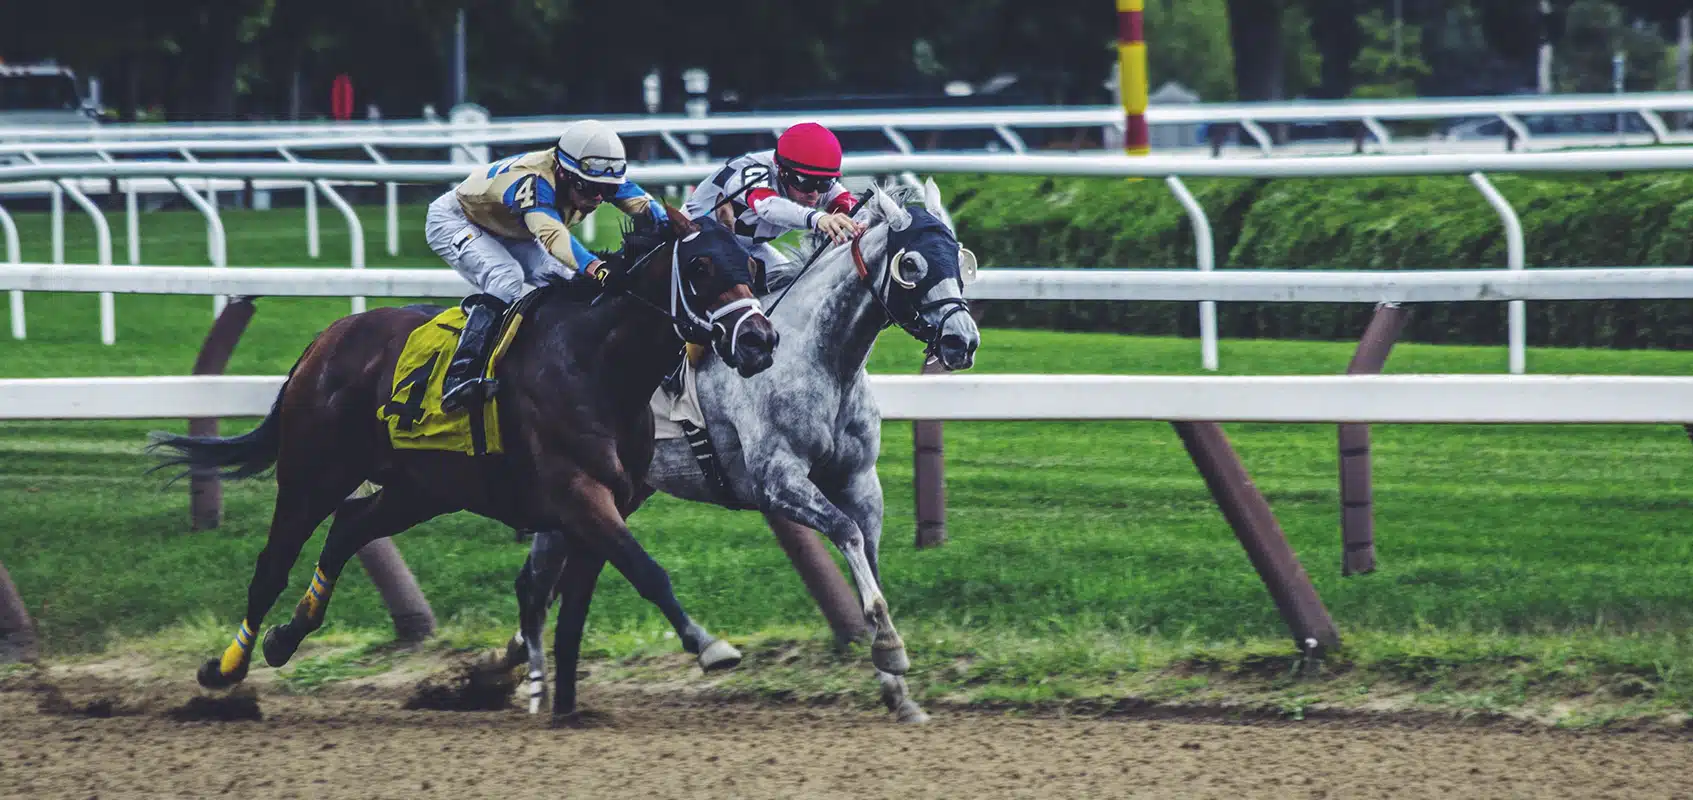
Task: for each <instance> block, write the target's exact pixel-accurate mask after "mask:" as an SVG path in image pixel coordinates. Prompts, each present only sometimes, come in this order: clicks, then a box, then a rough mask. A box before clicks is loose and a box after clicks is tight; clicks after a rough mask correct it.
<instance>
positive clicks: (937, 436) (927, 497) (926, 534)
mask: <svg viewBox="0 0 1693 800" xmlns="http://www.w3.org/2000/svg"><path fill="white" fill-rule="evenodd" d="M945 372H946V367H943V366H941V363H940V359H938V358H936V359H930V360H928V361H925V362H924V363H923V371H922V374H924V375H941V374H944V373H945ZM941 425H942V423H941V422H940V421H939V420H917V421H916V422H913V423H911V444H912V450H913V452H912V464H911V477H912V483H913V487H912V489H913V492H914V494H915V499H916V501H917V502H916V505H917V548H918V549H919V550H921V549H923V548H925V547H939V546H940V545H942V544H944V543H945V542H946V455H945V440H946V439H945V436H944V434H943V433H942V428H941Z"/></svg>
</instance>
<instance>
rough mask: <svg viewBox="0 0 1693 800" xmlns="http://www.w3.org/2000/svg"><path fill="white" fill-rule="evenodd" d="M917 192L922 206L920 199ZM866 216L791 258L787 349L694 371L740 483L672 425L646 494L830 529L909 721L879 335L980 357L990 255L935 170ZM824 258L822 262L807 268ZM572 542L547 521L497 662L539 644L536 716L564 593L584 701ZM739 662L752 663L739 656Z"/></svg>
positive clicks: (561, 627)
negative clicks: (762, 362) (888, 554)
mask: <svg viewBox="0 0 1693 800" xmlns="http://www.w3.org/2000/svg"><path fill="white" fill-rule="evenodd" d="M918 200H920V201H921V202H922V203H923V205H922V206H912V207H908V206H906V205H905V203H906V202H907V201H918ZM854 218H855V219H856V220H858V221H861V222H864V223H866V224H867V226H868V227H867V228H866V230H865V232H864V233H863V234H861V235H859V236H858V237H856V238H855V239H854V240H853V241H852V242H851V243H850V244H840V245H831V244H830V243H829V242H828V240H827V239H826V238H825V237H823V236H822V235H820V234H815V235H813V236H811V237H810V238H809V239H808V240H807V241H806V242H805V243H804V244H803V245H802V246H801V248H800V250H799V252H797V253H796V254H794V259H793V261H792V262H791V263H789V264H785V265H777V267H778V269H780V270H781V271H782V273H783V274H780V275H776V274H772V275H771V276H770V279H769V283H770V285H771V291H770V292H769V293H767V294H766V295H765V297H764V298H763V302H765V303H766V304H767V305H768V307H769V309H770V310H769V312H768V313H769V319H770V321H771V323H773V324H774V325H775V327H776V330H777V331H778V333H779V334H780V336H781V337H782V342H783V344H784V345H785V347H784V349H783V352H784V353H786V354H787V355H785V356H781V357H778V358H777V359H776V360H775V363H774V364H773V365H772V366H771V367H770V368H769V369H768V370H766V371H765V372H764V373H762V374H759V375H756V376H753V377H750V378H746V379H741V378H739V377H737V376H736V375H735V371H734V370H733V369H730V368H729V367H727V366H726V365H725V364H724V363H723V362H722V361H721V360H719V359H715V358H708V359H707V360H706V361H704V362H702V363H701V365H700V366H699V368H698V371H697V372H696V373H695V375H694V378H695V383H696V386H697V391H698V396H699V405H700V411H701V412H702V413H703V416H704V418H705V422H706V425H705V430H706V431H707V432H708V433H709V437H710V441H711V443H712V445H713V446H714V449H715V451H716V459H717V463H718V464H720V465H721V468H720V475H721V477H722V478H723V484H726V488H727V490H728V492H727V493H726V492H724V488H725V487H724V486H721V485H719V484H716V483H714V482H712V481H711V480H709V479H708V478H707V476H706V474H705V473H704V472H703V470H702V469H701V467H700V466H699V464H698V463H697V462H696V458H695V454H694V452H693V451H692V448H691V446H690V444H689V442H688V441H687V440H686V439H681V438H668V439H661V440H659V441H658V442H657V447H656V449H655V451H654V455H653V462H652V467H651V469H650V471H649V472H648V477H647V484H648V485H647V487H646V488H645V495H642V496H641V499H644V498H645V497H648V496H651V494H652V492H654V491H655V490H656V491H662V492H664V493H666V494H669V495H672V496H675V497H678V498H681V499H684V500H693V501H697V502H703V503H711V504H713V505H719V506H723V507H726V508H731V509H737V510H750V509H756V510H759V511H762V512H764V513H765V514H766V515H773V516H779V517H786V518H788V519H790V520H793V521H795V522H798V523H800V524H802V525H805V526H808V527H811V528H814V529H816V530H818V531H820V532H822V533H823V534H824V535H826V536H828V537H829V539H830V540H831V541H833V542H834V543H835V546H836V547H837V548H838V549H839V550H840V551H841V553H842V555H844V556H845V557H846V561H847V565H848V567H849V569H850V572H851V574H852V579H853V582H854V583H855V584H856V586H857V588H858V594H859V598H860V600H861V601H862V603H863V611H864V619H865V622H866V624H867V626H868V627H869V629H870V630H871V631H872V632H873V638H872V640H871V661H872V663H873V664H874V665H875V667H876V673H877V679H878V681H879V682H880V684H881V688H882V699H883V701H884V702H886V703H887V705H888V708H889V709H890V710H891V711H893V712H894V713H895V714H896V715H897V716H898V718H899V720H900V721H902V722H921V721H924V720H926V719H927V715H925V714H924V713H923V710H922V709H921V708H920V707H918V705H917V703H916V702H915V701H913V700H912V699H911V697H910V696H909V692H908V690H907V687H906V684H905V679H904V678H903V677H901V676H903V675H904V673H905V672H906V670H907V669H908V668H909V667H910V662H909V660H908V658H907V656H906V653H905V644H904V642H903V641H902V640H901V639H900V636H899V633H898V632H897V631H895V630H894V624H893V619H892V617H891V616H890V615H889V613H888V604H887V601H886V599H884V598H883V596H882V590H881V588H880V585H879V581H880V572H879V567H878V566H877V551H878V546H879V544H880V542H881V538H882V514H883V508H882V484H881V481H880V479H879V478H878V477H877V475H876V457H877V455H878V453H879V451H880V449H881V432H882V427H881V422H882V416H881V411H880V410H879V409H878V408H877V407H876V402H875V398H874V397H872V395H871V392H870V385H869V380H868V378H869V376H868V375H867V374H866V373H865V369H864V367H865V363H866V362H867V361H868V359H869V356H870V349H871V347H872V346H873V345H874V344H875V342H876V337H877V335H878V334H880V333H881V331H882V330H883V329H884V328H886V327H888V326H889V325H890V324H895V325H899V326H900V327H901V328H903V329H904V330H905V331H907V332H908V333H910V334H911V335H912V336H913V337H915V338H917V339H918V340H919V341H922V342H923V343H925V344H926V345H928V353H929V354H930V355H931V356H934V357H936V358H938V359H939V360H940V362H941V364H942V365H943V366H944V367H946V368H947V369H948V370H961V369H968V368H969V367H970V366H971V364H972V363H973V361H974V358H975V352H976V347H977V345H978V344H979V343H980V335H979V333H978V332H977V330H976V323H975V321H974V320H972V319H971V317H970V314H969V313H968V310H969V305H968V304H967V303H966V302H965V300H964V297H963V288H964V286H963V284H964V282H965V281H966V280H969V279H971V278H972V277H973V276H974V273H975V256H974V255H973V254H970V253H969V252H968V251H966V250H963V249H962V248H961V247H960V246H959V243H958V239H957V237H956V235H955V233H954V231H953V228H952V220H951V218H950V216H949V215H948V214H947V212H946V209H945V208H944V207H943V206H942V204H941V197H940V190H939V189H938V188H936V186H935V184H934V181H933V180H930V181H928V182H926V183H925V185H924V186H922V187H909V186H898V187H893V188H891V189H888V190H883V189H882V188H881V187H872V189H871V194H870V196H869V198H868V200H867V201H866V202H864V203H862V204H860V206H859V208H858V210H857V211H856V212H855V213H854ZM819 250H821V251H822V252H819ZM814 257H815V263H810V266H809V267H803V268H802V265H804V264H807V263H809V262H811V261H812V260H813V258H814ZM778 287H785V288H778ZM726 494H730V495H732V496H725V495H726ZM639 504H640V501H639V500H638V501H637V502H636V503H635V505H636V506H637V507H638V506H639ZM631 513H633V512H632V511H631ZM564 539H565V534H563V533H562V532H558V531H541V532H537V533H536V536H535V539H534V542H533V544H532V547H531V550H530V556H529V559H528V560H527V561H526V562H525V563H524V566H523V571H522V572H521V573H520V575H519V577H518V581H517V593H518V604H519V608H520V610H521V614H520V616H521V630H520V631H519V632H518V634H517V635H516V636H514V637H513V638H512V640H511V642H510V644H509V645H508V646H507V648H506V651H505V654H504V656H503V657H496V662H495V663H496V664H497V665H498V668H501V669H511V668H514V667H516V666H518V665H519V664H521V663H523V662H524V660H525V656H526V657H527V662H528V665H529V668H530V669H529V679H530V683H529V690H530V713H535V712H536V711H538V709H539V706H540V700H541V698H542V697H543V696H544V695H545V693H546V656H545V654H544V652H543V651H542V647H541V642H540V639H541V629H542V627H543V626H544V624H545V621H546V613H547V606H548V605H549V604H550V603H549V600H550V597H551V595H552V594H553V593H554V591H556V592H557V594H558V596H559V597H560V598H561V604H560V609H559V620H558V626H557V629H556V630H555V632H554V655H555V659H556V661H557V662H558V663H557V664H556V669H557V674H558V675H559V676H560V679H559V680H558V681H557V683H558V693H557V694H556V695H555V696H554V698H553V713H554V716H555V717H568V716H570V715H571V714H573V713H574V712H575V691H574V681H573V680H572V681H566V680H564V679H563V678H564V677H565V676H570V677H574V675H575V674H576V661H577V656H578V653H579V648H580V644H581V641H580V640H581V634H582V626H583V623H584V621H585V619H586V617H587V612H588V601H589V598H590V597H591V596H592V593H593V588H594V583H595V580H596V579H597V577H598V575H599V573H600V569H601V567H602V565H603V561H601V560H599V559H598V558H597V557H595V556H593V555H592V554H589V553H585V552H584V550H583V549H581V548H579V549H577V550H576V551H575V552H572V553H571V554H570V556H569V558H568V559H566V558H565V556H564V550H565V546H564V544H563V543H564ZM543 587H545V588H543ZM702 655H703V654H702ZM732 660H733V662H736V663H738V661H739V653H733V654H732ZM701 664H702V666H704V667H706V668H708V669H710V668H714V667H717V666H724V665H717V664H706V663H705V661H704V660H702V662H701ZM732 665H733V664H732V663H730V664H727V666H732Z"/></svg>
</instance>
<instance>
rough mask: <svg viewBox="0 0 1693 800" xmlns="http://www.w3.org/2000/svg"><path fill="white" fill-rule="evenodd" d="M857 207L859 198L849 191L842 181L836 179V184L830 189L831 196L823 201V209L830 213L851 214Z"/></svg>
mask: <svg viewBox="0 0 1693 800" xmlns="http://www.w3.org/2000/svg"><path fill="white" fill-rule="evenodd" d="M857 209H858V198H857V197H855V196H853V193H852V192H850V191H847V188H846V187H845V186H842V185H841V182H840V181H835V185H834V186H833V187H832V188H830V189H829V198H828V199H827V200H825V201H824V202H823V210H824V211H826V212H828V213H830V214H847V215H851V214H852V212H853V211H856V210H857Z"/></svg>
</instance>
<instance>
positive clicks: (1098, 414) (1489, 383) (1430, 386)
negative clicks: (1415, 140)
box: [0, 374, 1693, 424]
mask: <svg viewBox="0 0 1693 800" xmlns="http://www.w3.org/2000/svg"><path fill="white" fill-rule="evenodd" d="M282 381H283V376H280V375H275V376H269V375H263V376H251V375H193V376H153V377H133V378H14V379H0V420H17V419H181V418H184V417H189V418H193V417H259V416H264V415H265V414H267V413H269V411H270V408H271V404H272V403H273V402H274V401H275V399H276V393H277V392H278V391H279V390H280V389H281V386H282ZM870 388H871V391H872V392H873V393H874V395H875V397H876V404H877V406H878V407H879V408H880V410H881V414H882V418H883V419H887V420H907V419H908V420H1107V419H1133V420H1167V421H1175V422H1180V421H1193V422H1213V421H1215V422H1299V423H1345V422H1355V423H1533V424H1546V423H1563V424H1583V423H1633V424H1681V423H1686V422H1689V421H1693V378H1665V377H1640V376H1611V375H1302V376H1217V375H1207V376H1150V375H969V374H965V375H872V376H871V377H870Z"/></svg>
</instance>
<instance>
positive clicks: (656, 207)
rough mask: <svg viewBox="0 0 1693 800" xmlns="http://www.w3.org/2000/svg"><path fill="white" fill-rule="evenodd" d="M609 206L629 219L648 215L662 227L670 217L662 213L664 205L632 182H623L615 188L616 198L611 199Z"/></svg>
mask: <svg viewBox="0 0 1693 800" xmlns="http://www.w3.org/2000/svg"><path fill="white" fill-rule="evenodd" d="M611 204H612V205H614V206H617V207H618V209H620V210H621V211H622V212H623V213H625V214H628V215H629V216H631V217H634V216H638V215H641V214H650V215H651V216H652V218H653V221H654V222H657V223H658V224H660V225H663V224H665V223H667V222H669V221H670V215H669V214H666V213H665V212H664V204H663V203H660V202H658V201H657V200H654V199H653V196H652V195H650V194H647V190H645V189H642V188H641V185H640V184H638V183H636V182H634V181H624V182H623V185H621V186H619V187H617V196H616V197H613V198H612V199H611Z"/></svg>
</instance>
